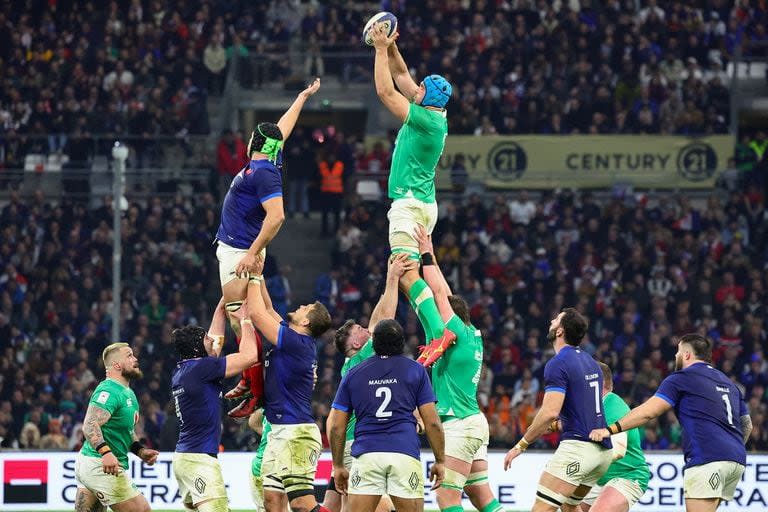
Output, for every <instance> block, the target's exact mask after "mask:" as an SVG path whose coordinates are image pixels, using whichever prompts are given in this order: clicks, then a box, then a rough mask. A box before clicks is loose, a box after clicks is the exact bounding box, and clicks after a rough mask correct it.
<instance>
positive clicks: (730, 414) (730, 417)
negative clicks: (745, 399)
mask: <svg viewBox="0 0 768 512" xmlns="http://www.w3.org/2000/svg"><path fill="white" fill-rule="evenodd" d="M721 396H722V398H723V402H725V412H726V414H728V423H729V424H730V425H733V409H732V408H731V401H730V400H729V399H728V395H726V394H723V395H721Z"/></svg>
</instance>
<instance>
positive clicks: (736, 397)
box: [655, 362, 749, 468]
mask: <svg viewBox="0 0 768 512" xmlns="http://www.w3.org/2000/svg"><path fill="white" fill-rule="evenodd" d="M655 396H657V397H659V398H661V399H662V400H666V401H667V402H668V403H669V404H670V405H671V406H672V407H673V408H674V410H675V414H676V415H677V419H678V421H680V426H681V427H682V430H683V443H682V444H683V455H684V457H685V467H686V468H689V467H693V466H701V465H703V464H707V463H709V462H715V461H733V462H738V463H739V464H746V463H747V452H746V449H745V448H744V439H743V437H742V431H741V421H740V418H741V416H746V415H747V414H749V412H748V411H747V404H746V403H745V402H744V398H743V397H742V396H741V391H740V390H739V388H738V387H737V386H736V385H735V384H734V383H733V382H731V380H730V379H729V378H728V377H726V376H725V374H724V373H723V372H721V371H720V370H718V369H716V368H713V367H712V365H710V364H707V363H704V362H702V363H694V364H692V365H691V366H689V367H688V368H686V369H684V370H679V371H676V372H674V373H672V374H671V375H669V376H668V377H667V378H666V379H664V380H663V381H662V382H661V384H660V385H659V389H658V390H656V394H655Z"/></svg>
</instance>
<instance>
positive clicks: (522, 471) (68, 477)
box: [0, 452, 768, 512]
mask: <svg viewBox="0 0 768 512" xmlns="http://www.w3.org/2000/svg"><path fill="white" fill-rule="evenodd" d="M76 455H77V454H76V453H68V452H65V453H62V452H53V453H47V452H2V453H0V471H2V478H3V487H2V494H0V510H2V511H27V510H29V511H32V510H65V509H66V510H71V509H72V508H73V507H74V502H75V493H76V492H77V484H76V483H75V474H74V473H75V457H76ZM252 456H253V455H252V454H250V453H222V454H220V455H219V463H220V464H221V467H222V471H223V473H224V482H225V483H226V485H227V491H228V493H229V501H230V507H231V508H232V509H253V504H252V503H251V493H250V489H249V479H250V473H251V458H252ZM550 456H551V454H550V453H536V452H528V453H525V454H523V455H522V456H521V457H519V458H518V459H516V460H515V462H514V463H513V466H512V468H511V469H510V471H507V472H505V471H504V470H503V469H502V467H503V460H504V453H502V452H491V453H489V455H488V457H489V460H488V463H489V471H488V475H489V480H490V484H491V489H492V490H493V492H494V494H496V496H497V498H498V499H499V501H500V502H501V504H502V505H504V507H505V509H507V510H530V509H531V506H532V504H533V501H534V496H535V494H536V486H537V483H538V479H539V475H540V474H541V471H542V470H543V469H544V465H545V464H546V462H547V460H548V459H549V457H550ZM172 457H173V454H172V453H162V454H161V455H160V457H159V458H158V462H157V464H155V465H154V466H152V467H150V466H147V465H145V464H143V463H141V462H140V461H139V460H138V459H137V458H136V457H134V456H132V455H130V456H129V458H130V463H131V465H130V468H129V470H128V471H129V473H130V476H131V478H132V479H133V481H134V482H135V483H136V484H137V486H138V488H139V489H140V490H141V492H142V493H143V494H144V496H146V497H147V499H148V500H149V502H150V505H151V506H152V508H153V509H155V510H158V509H160V510H163V509H165V510H183V509H184V507H183V505H182V503H181V500H180V497H179V495H178V486H177V485H176V480H175V479H174V478H173V471H172V470H171V460H172ZM646 458H647V459H648V464H649V467H650V470H651V480H650V483H649V487H648V491H647V492H646V493H645V496H643V499H642V500H641V501H640V503H639V504H638V505H636V506H635V507H634V508H633V509H632V510H633V511H645V512H673V511H674V512H679V511H680V510H684V508H685V507H684V505H683V488H682V485H683V472H682V466H683V457H682V455H680V454H679V453H669V454H667V453H649V454H646ZM421 459H422V463H423V469H424V473H425V475H426V474H428V469H429V466H430V465H431V464H432V462H433V461H434V459H433V458H432V454H431V452H423V453H422V457H421ZM330 474H331V459H330V454H329V453H324V454H323V455H322V457H321V458H320V462H319V464H318V472H317V475H316V478H315V484H316V485H317V486H325V485H327V483H328V478H329V477H330ZM424 501H425V507H424V508H425V509H427V510H429V509H436V508H437V501H436V500H435V495H434V493H433V492H431V491H429V489H425V492H424ZM464 505H465V508H466V509H467V510H472V507H471V504H470V503H469V501H468V500H465V502H464ZM767 507H768V455H766V454H760V455H752V454H750V455H749V456H748V457H747V469H746V471H745V472H744V477H743V478H742V481H741V483H740V484H739V486H738V488H737V490H736V496H735V498H734V500H733V501H731V502H729V503H726V504H723V505H721V506H720V508H719V509H718V510H719V511H720V512H737V511H738V512H745V511H747V512H749V511H754V512H757V511H761V512H762V511H764V510H765V509H766V508H767Z"/></svg>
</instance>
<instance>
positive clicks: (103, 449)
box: [94, 442, 112, 457]
mask: <svg viewBox="0 0 768 512" xmlns="http://www.w3.org/2000/svg"><path fill="white" fill-rule="evenodd" d="M94 449H95V450H96V451H97V452H98V454H99V455H101V456H102V457H103V456H104V455H106V454H108V453H112V448H110V447H109V445H108V444H107V443H106V442H104V443H101V444H100V445H98V446H96V447H95V448H94Z"/></svg>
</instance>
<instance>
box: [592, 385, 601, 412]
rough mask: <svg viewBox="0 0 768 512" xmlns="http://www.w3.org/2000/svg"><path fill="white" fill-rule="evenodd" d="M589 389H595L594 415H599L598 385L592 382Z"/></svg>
mask: <svg viewBox="0 0 768 512" xmlns="http://www.w3.org/2000/svg"><path fill="white" fill-rule="evenodd" d="M589 387H591V388H595V414H600V383H599V382H597V381H596V380H593V381H592V382H590V383H589Z"/></svg>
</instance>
